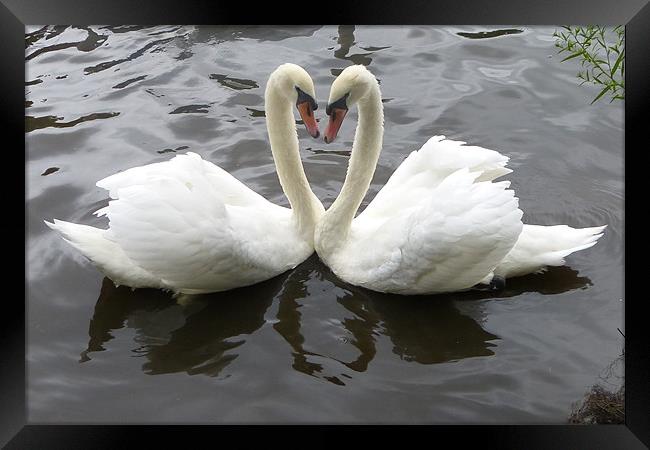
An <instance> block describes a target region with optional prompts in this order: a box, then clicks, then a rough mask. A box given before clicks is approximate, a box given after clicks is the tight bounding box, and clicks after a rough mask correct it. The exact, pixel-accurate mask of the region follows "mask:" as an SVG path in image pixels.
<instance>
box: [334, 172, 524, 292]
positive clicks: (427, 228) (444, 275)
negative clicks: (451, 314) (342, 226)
mask: <svg viewBox="0 0 650 450" xmlns="http://www.w3.org/2000/svg"><path fill="white" fill-rule="evenodd" d="M484 176H485V175H484V173H483V172H481V171H475V172H470V170H469V169H468V168H462V169H460V170H457V171H455V172H453V173H452V174H450V175H449V176H446V177H445V178H444V179H443V180H442V181H441V182H439V183H438V184H437V185H436V186H434V187H427V186H426V185H424V186H421V187H418V188H413V190H411V191H409V190H408V189H402V195H403V196H406V195H408V197H409V200H410V201H406V202H405V201H403V197H402V198H401V199H399V201H398V198H399V197H392V196H386V197H384V198H382V199H381V201H382V204H380V205H378V207H377V211H384V214H383V216H381V217H373V216H367V217H362V216H359V217H358V218H357V219H355V220H354V221H353V222H352V228H351V235H350V239H349V240H348V242H349V245H348V246H347V247H346V249H345V251H344V252H343V253H342V255H341V256H342V258H341V260H344V259H346V258H347V259H349V260H351V261H353V262H354V266H352V265H348V266H347V267H346V268H345V272H346V273H345V276H344V278H347V279H348V280H349V281H351V282H353V284H359V285H362V286H365V287H368V288H370V289H373V290H378V291H382V292H393V293H400V294H423V293H436V292H450V291H456V290H461V289H466V288H469V287H471V286H473V285H475V284H477V283H478V282H480V281H481V280H482V279H484V278H485V277H486V276H488V275H490V274H491V272H492V270H493V269H494V268H495V267H496V265H497V264H498V263H499V262H500V261H501V260H502V259H503V258H504V256H505V255H506V254H507V253H508V252H509V251H510V250H511V249H512V247H513V246H514V245H515V242H516V241H517V237H518V236H519V234H520V233H521V229H522V222H521V217H522V214H523V213H522V212H521V210H520V209H519V207H518V199H517V198H516V197H515V196H514V192H513V191H512V190H509V189H508V187H509V185H510V182H508V181H501V182H497V183H492V182H491V181H479V180H480V179H481V177H484ZM377 200H379V196H378V198H377V199H375V200H374V201H373V203H374V202H375V201H377ZM388 202H389V203H388ZM355 266H356V267H355Z"/></svg>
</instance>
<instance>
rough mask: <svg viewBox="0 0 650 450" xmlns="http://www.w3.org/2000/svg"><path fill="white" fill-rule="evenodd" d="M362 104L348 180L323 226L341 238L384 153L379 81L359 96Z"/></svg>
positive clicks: (349, 224) (326, 214)
mask: <svg viewBox="0 0 650 450" xmlns="http://www.w3.org/2000/svg"><path fill="white" fill-rule="evenodd" d="M373 81H374V80H373ZM358 108H359V121H358V123H357V129H356V132H355V134H354V143H353V144H352V152H351V156H350V162H349V164H348V171H347V174H346V177H345V181H344V182H343V187H342V188H341V193H340V194H339V196H338V197H337V198H336V200H335V201H334V203H333V204H332V206H331V207H330V208H329V209H328V210H327V212H326V213H325V217H324V218H323V224H324V227H323V229H324V230H327V231H329V233H330V235H331V236H332V237H335V238H336V239H338V240H342V239H345V237H346V236H347V234H348V232H349V229H350V226H351V225H352V220H353V219H354V216H355V215H356V213H357V211H358V209H359V206H360V205H361V202H362V201H363V198H364V197H365V196H366V193H367V192H368V188H369V187H370V182H371V181H372V177H373V176H374V174H375V169H376V167H377V161H378V159H379V154H380V153H381V148H382V140H383V134H384V111H383V106H382V103H381V92H380V91H379V87H378V85H377V84H376V81H375V82H374V83H373V85H372V87H371V88H370V92H369V93H368V94H367V95H366V96H365V97H364V98H362V99H361V100H359V103H358Z"/></svg>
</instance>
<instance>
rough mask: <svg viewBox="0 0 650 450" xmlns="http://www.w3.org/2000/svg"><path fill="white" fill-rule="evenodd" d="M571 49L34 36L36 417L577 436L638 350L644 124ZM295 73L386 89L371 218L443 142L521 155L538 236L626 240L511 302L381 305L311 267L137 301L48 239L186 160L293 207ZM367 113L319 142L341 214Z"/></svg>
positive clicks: (279, 36)
mask: <svg viewBox="0 0 650 450" xmlns="http://www.w3.org/2000/svg"><path fill="white" fill-rule="evenodd" d="M499 29H501V30H505V31H503V32H495V31H496V30H499ZM553 31H554V28H525V27H516V26H504V27H488V28H486V27H371V26H358V27H352V26H341V27H336V26H332V27H303V28H295V27H288V28H277V27H275V28H266V27H254V28H227V27H192V26H188V27H178V26H159V27H139V26H123V27H103V26H91V27H62V26H61V27H55V26H48V27H31V28H29V29H27V30H26V33H27V36H26V50H25V55H26V64H27V79H26V93H27V94H26V104H25V107H26V109H25V114H26V116H27V117H26V129H27V135H26V136H27V138H26V139H27V155H28V164H27V174H28V189H27V202H28V214H29V216H28V230H27V233H28V257H27V258H28V259H27V265H28V268H27V270H28V278H29V290H28V324H27V328H28V392H27V395H28V409H29V419H30V421H32V422H73V423H90V422H139V423H144V422H169V423H172V422H206V423H215V422H218V423H223V422H310V423H314V422H326V423H338V422H381V423H388V422H427V423H562V422H564V421H565V420H566V417H567V415H568V413H569V411H570V408H571V404H572V403H573V402H576V401H578V400H580V399H581V398H582V396H583V394H584V392H585V391H586V390H587V389H588V388H589V386H590V385H591V384H593V383H595V382H597V381H598V377H599V375H600V374H601V373H602V371H603V369H604V368H606V367H607V366H608V365H609V364H610V363H611V362H612V361H613V360H614V359H616V358H617V357H618V355H619V354H620V352H621V348H622V337H621V335H620V334H619V331H618V330H617V328H621V330H622V331H624V329H623V325H622V320H623V319H622V317H623V307H624V302H623V223H622V221H623V213H624V211H623V181H624V180H623V160H624V157H623V106H622V103H620V102H617V103H611V104H609V103H608V102H607V100H603V101H599V102H597V103H595V104H594V105H590V102H591V100H592V99H593V98H594V97H595V96H596V94H597V93H598V88H597V87H591V86H582V87H580V86H578V82H577V81H578V80H577V79H576V77H575V74H576V72H577V70H578V68H579V63H578V62H576V60H572V61H567V62H565V63H560V59H561V57H560V56H557V55H556V51H555V48H554V47H553V43H554V40H553V37H552V34H553ZM283 62H293V63H296V64H300V65H301V66H303V67H304V68H305V69H306V70H307V71H308V72H309V73H310V74H311V75H312V77H313V79H314V82H315V85H316V95H317V96H318V101H319V103H320V105H321V107H324V105H325V102H326V99H327V95H328V92H329V87H330V85H331V83H332V81H333V80H334V78H335V76H336V75H338V74H339V73H340V71H341V70H342V69H343V68H345V67H347V66H348V65H350V64H365V65H367V66H368V67H369V68H370V70H372V72H373V73H374V74H375V75H376V76H377V77H378V79H379V80H380V82H381V89H382V93H383V96H384V106H385V111H386V135H385V138H384V149H383V153H382V155H381V157H380V161H379V166H378V168H377V172H376V174H375V177H374V179H373V184H372V187H371V189H370V191H369V193H368V195H367V196H366V199H365V201H364V204H363V205H362V207H363V206H365V205H366V204H367V202H368V201H369V200H371V199H372V198H373V197H374V195H375V194H376V192H377V191H378V190H379V189H380V188H381V187H382V186H383V184H384V183H385V182H386V180H387V179H388V177H389V176H390V174H391V173H392V172H393V171H394V170H395V168H396V167H397V166H398V165H399V164H400V162H401V161H402V160H403V159H404V158H405V156H406V155H407V154H408V153H409V152H410V151H412V150H415V149H418V148H419V147H420V146H421V145H422V144H423V143H424V142H425V141H426V140H427V139H428V138H429V137H430V136H432V135H434V134H444V135H446V136H448V137H450V138H454V139H460V140H463V141H467V142H468V143H470V144H473V145H481V146H484V147H487V148H493V149H496V150H499V151H501V152H503V153H504V154H506V155H508V156H509V157H510V158H511V159H510V167H511V168H513V169H514V172H513V173H512V174H510V175H508V176H507V178H508V179H510V180H512V186H513V188H514V189H515V190H516V193H517V196H518V197H519V198H520V206H521V208H522V210H523V211H524V221H525V222H527V223H537V224H543V225H551V224H558V223H566V224H569V225H572V226H576V227H583V226H594V225H600V224H603V223H607V224H609V228H608V229H607V231H606V234H605V236H604V237H603V238H602V239H601V240H600V241H599V242H598V244H597V245H596V246H595V247H593V248H591V249H588V250H585V251H582V252H579V253H576V254H573V255H571V256H569V257H568V258H567V266H566V267H561V268H553V269H552V270H549V271H548V272H547V273H545V274H541V275H532V276H527V277H522V278H519V279H513V280H509V281H508V285H507V287H506V288H505V290H504V291H502V292H499V293H476V292H474V293H459V294H454V295H442V296H429V297H399V296H389V295H380V294H376V293H372V292H369V291H366V290H363V289H360V288H355V287H353V286H348V285H346V284H344V283H342V282H340V281H339V280H337V278H336V277H335V276H334V275H333V274H332V273H331V272H330V271H329V270H328V269H327V268H326V267H325V266H324V265H323V264H322V263H320V262H319V260H318V258H316V257H312V258H310V259H309V260H308V261H306V262H305V263H304V264H302V265H300V266H299V267H298V268H296V269H295V270H294V271H292V272H289V273H286V274H283V275H281V276H279V277H277V278H274V279H272V280H269V281H267V282H264V283H261V284H258V285H255V286H252V287H248V288H244V289H238V290H234V291H231V292H226V293H221V294H214V295H208V296H203V297H200V298H199V299H197V300H195V301H193V302H189V303H183V304H179V303H178V302H176V301H175V300H174V299H172V298H171V296H170V295H169V294H166V293H163V292H161V291H155V290H136V291H131V290H130V289H128V288H124V287H120V288H115V287H114V286H113V284H112V283H111V282H110V281H109V280H107V279H104V278H103V276H102V275H101V273H99V272H98V271H97V270H96V269H95V268H94V267H93V266H92V265H91V264H90V263H89V262H88V261H87V260H86V259H85V258H84V257H83V256H81V255H80V254H79V253H77V252H76V251H75V250H74V249H72V248H71V247H69V246H68V245H67V244H66V243H65V242H64V241H62V240H61V239H60V238H59V237H57V236H56V235H55V234H54V232H52V231H50V230H49V229H48V228H46V226H45V225H44V224H43V219H48V220H49V219H52V218H59V219H62V220H67V221H72V222H79V223H83V224H87V225H93V226H98V227H106V224H107V222H106V219H105V218H97V217H95V216H93V215H91V213H92V212H93V211H95V210H97V209H98V208H99V207H101V206H103V205H106V204H107V194H106V192H105V191H103V190H101V189H100V188H98V187H96V186H95V182H96V181H97V180H99V179H101V178H103V177H105V176H107V175H110V174H112V173H115V172H118V171H121V170H124V169H127V168H129V167H133V166H138V165H143V164H148V163H152V162H157V161H165V160H168V159H169V158H171V157H173V156H174V154H177V153H182V152H185V151H194V152H197V153H199V154H200V155H202V156H203V157H204V158H206V159H208V160H210V161H212V162H214V163H215V164H218V165H220V166H221V167H223V168H224V169H226V170H228V171H229V172H230V173H232V174H233V175H234V176H236V177H237V178H239V179H240V180H242V181H243V182H245V183H246V184H247V185H248V186H250V187H251V188H253V189H255V190H256V191H257V192H259V193H260V194H262V195H264V196H265V197H267V198H268V199H269V200H272V201H275V202H277V203H279V204H282V205H288V202H287V200H286V198H285V197H284V194H283V193H282V191H281V189H280V185H279V182H278V180H277V176H276V174H275V169H274V166H273V161H272V157H271V152H270V150H269V146H268V140H267V135H266V127H265V122H264V121H265V117H264V102H263V93H264V87H265V85H266V80H267V77H268V75H269V74H270V73H271V71H272V70H273V69H275V68H276V67H277V66H278V65H279V64H281V63H283ZM322 109H323V110H324V108H322ZM317 116H318V117H321V118H324V111H321V109H319V110H318V111H317ZM349 116H350V117H349V118H348V119H347V120H346V123H345V124H344V125H343V127H342V129H341V132H340V138H339V140H338V141H337V142H336V143H334V144H331V145H329V146H326V145H325V144H324V143H323V142H322V140H313V139H311V138H310V137H309V136H308V135H307V133H306V131H305V130H304V129H303V127H299V133H300V144H301V149H302V150H301V151H302V158H303V162H304V165H305V170H306V172H307V176H308V178H309V180H310V182H311V184H312V188H313V190H314V192H315V193H316V195H317V196H318V197H319V198H320V199H321V201H322V202H323V204H324V205H325V206H326V207H327V206H329V205H330V204H331V203H332V201H333V200H334V198H335V197H336V195H337V194H338V191H339V189H340V187H341V184H342V181H343V178H344V176H345V170H346V165H347V160H348V156H349V149H350V146H351V141H352V137H353V132H354V124H355V122H356V117H357V116H356V111H352V112H351V113H350V114H349ZM323 127H324V121H323V120H322V119H321V129H322V128H323Z"/></svg>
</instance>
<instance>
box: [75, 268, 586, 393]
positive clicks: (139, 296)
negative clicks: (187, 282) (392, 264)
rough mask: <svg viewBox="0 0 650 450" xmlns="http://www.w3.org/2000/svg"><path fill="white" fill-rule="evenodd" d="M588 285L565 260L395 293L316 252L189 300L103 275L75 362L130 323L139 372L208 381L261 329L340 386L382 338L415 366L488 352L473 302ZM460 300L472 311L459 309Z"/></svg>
mask: <svg viewBox="0 0 650 450" xmlns="http://www.w3.org/2000/svg"><path fill="white" fill-rule="evenodd" d="M589 285H591V281H590V280H589V278H587V277H581V276H579V274H578V272H577V271H575V270H573V269H571V268H569V267H566V266H563V267H553V268H550V269H549V270H548V272H547V273H545V274H543V275H530V276H526V277H521V278H513V279H512V280H511V281H509V282H508V284H507V285H506V288H505V289H504V290H502V291H498V292H494V291H492V292H490V291H487V292H486V291H469V292H462V293H454V294H448V295H436V296H398V295H389V294H380V293H377V292H372V291H368V290H365V289H362V288H358V287H355V286H350V285H347V284H345V283H343V282H341V281H340V280H338V279H337V278H336V276H335V275H334V274H333V273H332V272H331V271H330V270H329V269H328V268H327V267H326V266H325V265H324V264H323V263H322V262H321V261H320V260H319V259H318V258H317V257H316V256H312V257H311V258H309V259H308V260H307V261H305V263H303V264H301V265H300V266H298V267H297V268H296V269H294V270H293V271H291V272H288V273H286V274H283V275H281V276H279V277H276V278H273V279H271V280H268V281H266V282H263V283H259V284H256V285H253V286H250V287H246V288H240V289H235V290H232V291H227V292H223V293H216V294H208V295H201V296H192V297H187V298H188V299H189V301H186V300H181V299H180V298H179V299H174V298H173V297H172V296H171V294H168V293H165V292H162V291H159V290H153V289H138V290H135V291H132V290H131V289H129V288H126V287H119V288H116V287H115V286H114V285H113V283H112V282H111V281H110V280H108V279H106V278H105V279H104V282H103V284H102V288H101V292H100V295H99V298H98V300H97V304H96V305H95V312H94V315H93V317H92V319H91V321H90V326H89V335H90V340H89V342H88V346H87V349H86V350H85V351H84V352H83V353H82V354H81V360H80V361H81V362H86V361H90V360H91V359H92V354H93V352H99V351H104V350H107V349H108V347H109V346H108V342H109V341H110V340H111V339H112V338H113V336H114V330H119V329H122V328H131V329H134V330H135V334H136V336H135V338H134V341H135V344H136V347H135V348H134V349H133V352H134V354H135V355H136V356H139V357H144V358H145V359H146V361H145V362H144V363H143V365H142V370H143V371H144V372H145V373H147V374H150V375H157V374H166V373H175V372H185V373H187V374H189V375H195V374H204V375H208V376H213V377H216V376H218V375H219V374H220V373H221V372H222V371H223V369H224V368H226V367H227V366H228V365H229V364H230V363H231V362H232V361H233V360H235V359H236V358H237V356H238V355H239V353H240V352H242V351H244V349H245V344H246V341H247V340H248V339H249V337H250V336H251V335H253V334H254V333H256V332H257V331H258V330H259V329H260V328H262V327H264V326H269V327H271V328H272V329H273V330H274V331H275V332H276V333H277V334H278V335H279V336H281V337H282V342H284V343H286V344H287V345H288V351H289V354H290V357H291V360H292V367H293V369H294V370H296V371H298V372H300V373H303V374H305V375H309V376H312V377H316V378H319V379H322V380H324V381H328V382H331V383H335V384H339V385H344V384H346V379H350V378H354V377H356V376H358V374H359V373H363V372H366V371H367V370H368V368H369V365H370V363H371V362H372V361H373V360H374V358H375V357H376V355H377V352H378V349H377V344H378V341H379V340H380V339H388V340H389V341H390V343H391V344H392V352H393V353H394V354H395V355H397V356H398V357H399V358H400V359H401V360H403V361H407V362H414V363H419V364H438V363H445V362H451V361H459V360H462V359H465V358H471V357H480V356H491V355H493V354H494V352H493V348H494V347H495V346H496V343H495V341H497V340H498V339H499V336H497V335H496V334H494V333H491V332H488V331H486V330H485V329H483V326H482V324H483V322H484V321H485V319H486V316H487V312H486V307H485V305H486V304H485V302H482V301H481V300H488V299H490V300H498V299H506V298H510V297H514V296H517V295H520V294H522V293H525V292H537V293H540V294H543V295H551V294H558V293H562V292H567V291H571V290H574V289H584V288H586V287H587V286H589ZM468 302H473V304H472V308H471V312H467V311H464V309H466V308H462V307H461V308H459V305H461V306H462V305H464V304H467V303H468ZM461 310H463V312H461ZM355 374H356V375H355Z"/></svg>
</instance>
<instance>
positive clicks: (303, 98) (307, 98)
mask: <svg viewBox="0 0 650 450" xmlns="http://www.w3.org/2000/svg"><path fill="white" fill-rule="evenodd" d="M296 91H298V100H296V105H299V104H301V103H305V102H309V105H310V106H311V109H312V111H315V110H317V109H318V103H316V100H314V97H312V96H311V95H309V94H306V93H305V92H304V91H303V90H302V89H300V88H299V87H298V86H296Z"/></svg>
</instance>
